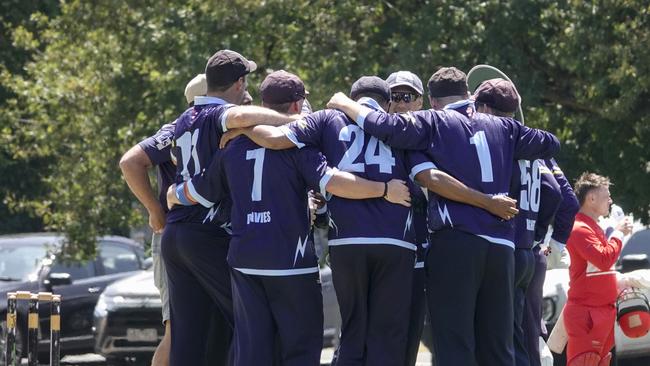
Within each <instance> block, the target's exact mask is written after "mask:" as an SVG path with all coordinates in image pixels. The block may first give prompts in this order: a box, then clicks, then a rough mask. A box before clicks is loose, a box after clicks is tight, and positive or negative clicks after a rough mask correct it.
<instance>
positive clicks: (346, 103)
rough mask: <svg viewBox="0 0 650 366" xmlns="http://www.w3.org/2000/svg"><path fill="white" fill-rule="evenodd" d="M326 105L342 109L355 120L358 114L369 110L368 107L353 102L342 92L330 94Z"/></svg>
mask: <svg viewBox="0 0 650 366" xmlns="http://www.w3.org/2000/svg"><path fill="white" fill-rule="evenodd" d="M327 107H328V108H334V109H338V110H340V111H342V112H343V113H345V114H346V115H347V116H348V117H350V118H351V119H352V120H353V121H355V122H356V120H357V117H358V116H359V115H360V114H362V113H363V114H364V115H366V114H368V113H369V112H370V111H371V109H370V108H368V107H366V106H363V105H361V104H359V103H357V102H355V101H354V100H352V99H350V98H348V97H347V96H346V95H345V94H343V93H336V94H335V95H334V96H332V98H331V99H330V101H329V103H327Z"/></svg>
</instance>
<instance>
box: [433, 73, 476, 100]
mask: <svg viewBox="0 0 650 366" xmlns="http://www.w3.org/2000/svg"><path fill="white" fill-rule="evenodd" d="M427 87H428V88H429V95H431V97H433V98H444V97H450V96H452V95H463V96H464V95H467V75H465V73H464V72H462V71H460V70H458V69H457V68H455V67H443V68H440V69H439V70H438V71H436V72H435V73H434V74H433V75H431V78H429V82H428V83H427Z"/></svg>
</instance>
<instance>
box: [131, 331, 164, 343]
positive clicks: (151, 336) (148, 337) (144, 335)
mask: <svg viewBox="0 0 650 366" xmlns="http://www.w3.org/2000/svg"><path fill="white" fill-rule="evenodd" d="M126 339H127V340H128V341H129V342H156V341H158V331H157V330H156V329H155V328H146V329H139V328H126Z"/></svg>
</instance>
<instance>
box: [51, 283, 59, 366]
mask: <svg viewBox="0 0 650 366" xmlns="http://www.w3.org/2000/svg"><path fill="white" fill-rule="evenodd" d="M50 306H51V308H50V366H59V361H60V360H61V343H60V342H59V340H60V337H61V297H60V296H58V295H54V296H52V303H51V304H50Z"/></svg>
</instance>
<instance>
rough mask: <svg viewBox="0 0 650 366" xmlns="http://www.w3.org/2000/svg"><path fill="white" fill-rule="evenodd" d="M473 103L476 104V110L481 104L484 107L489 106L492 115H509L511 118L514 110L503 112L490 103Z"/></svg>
mask: <svg viewBox="0 0 650 366" xmlns="http://www.w3.org/2000/svg"><path fill="white" fill-rule="evenodd" d="M474 105H475V106H476V110H477V111H478V109H479V107H481V106H482V105H484V106H486V107H490V109H491V110H492V113H491V114H493V115H495V116H497V117H509V118H512V117H513V116H514V112H504V111H500V110H498V109H496V108H494V107H492V106H490V105H489V104H487V103H481V102H474Z"/></svg>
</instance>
